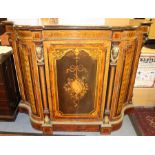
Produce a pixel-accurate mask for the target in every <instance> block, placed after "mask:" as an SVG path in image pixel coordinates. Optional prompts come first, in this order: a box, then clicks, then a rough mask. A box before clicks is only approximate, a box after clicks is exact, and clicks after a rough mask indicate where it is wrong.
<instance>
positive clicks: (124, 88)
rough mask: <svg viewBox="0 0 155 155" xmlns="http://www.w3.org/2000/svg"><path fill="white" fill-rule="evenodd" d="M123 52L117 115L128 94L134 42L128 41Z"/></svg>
mask: <svg viewBox="0 0 155 155" xmlns="http://www.w3.org/2000/svg"><path fill="white" fill-rule="evenodd" d="M126 46H127V47H126V50H125V51H124V52H125V63H124V70H123V78H122V84H121V90H120V97H119V101H118V107H117V115H119V114H120V113H121V110H122V107H123V104H125V103H126V102H127V94H128V87H129V82H130V74H131V69H132V68H131V67H132V62H133V56H134V52H135V42H128V43H127V45H126Z"/></svg>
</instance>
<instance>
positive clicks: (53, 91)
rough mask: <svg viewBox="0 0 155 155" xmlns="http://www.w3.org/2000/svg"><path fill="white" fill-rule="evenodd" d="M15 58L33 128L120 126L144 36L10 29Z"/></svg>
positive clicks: (119, 30)
mask: <svg viewBox="0 0 155 155" xmlns="http://www.w3.org/2000/svg"><path fill="white" fill-rule="evenodd" d="M5 25H6V28H7V30H8V33H9V34H11V39H12V46H13V50H14V60H15V64H16V71H17V76H18V83H19V87H20V93H21V97H22V100H21V103H20V105H19V108H20V111H25V110H27V111H28V113H29V116H30V121H31V124H32V126H33V127H35V128H37V129H39V130H42V131H43V132H44V133H45V134H52V132H53V131H100V132H101V133H102V134H104V133H110V132H111V131H112V130H115V129H118V128H119V127H120V126H121V123H122V120H123V116H124V113H125V112H127V111H128V110H129V109H131V108H132V107H133V105H132V93H133V86H134V81H135V76H136V71H137V66H138V60H139V56H140V51H141V46H142V42H143V40H142V39H143V35H142V32H141V30H140V28H139V27H99V26H97V27H94V26H89V27H88V26H78V27H75V26H72V27H71V26H45V27H41V26H38V27H35V26H13V24H11V23H8V24H7V23H6V24H5Z"/></svg>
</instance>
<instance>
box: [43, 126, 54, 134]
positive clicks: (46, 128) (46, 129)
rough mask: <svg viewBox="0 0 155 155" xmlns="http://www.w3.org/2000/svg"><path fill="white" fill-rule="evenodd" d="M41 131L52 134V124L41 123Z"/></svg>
mask: <svg viewBox="0 0 155 155" xmlns="http://www.w3.org/2000/svg"><path fill="white" fill-rule="evenodd" d="M42 131H43V134H44V135H52V134H53V128H52V126H47V125H42Z"/></svg>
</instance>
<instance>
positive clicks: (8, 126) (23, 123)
mask: <svg viewBox="0 0 155 155" xmlns="http://www.w3.org/2000/svg"><path fill="white" fill-rule="evenodd" d="M0 131H2V132H20V133H42V132H40V131H38V130H35V129H33V128H32V127H31V124H30V121H29V117H28V115H27V114H24V113H19V114H18V116H17V119H16V121H15V122H0ZM53 134H54V135H86V136H99V135H100V133H99V132H54V133H53ZM111 136H136V132H135V130H134V128H133V126H132V124H131V121H130V119H129V117H128V115H126V116H125V117H124V120H123V124H122V127H121V128H120V129H119V130H117V131H114V132H112V133H111Z"/></svg>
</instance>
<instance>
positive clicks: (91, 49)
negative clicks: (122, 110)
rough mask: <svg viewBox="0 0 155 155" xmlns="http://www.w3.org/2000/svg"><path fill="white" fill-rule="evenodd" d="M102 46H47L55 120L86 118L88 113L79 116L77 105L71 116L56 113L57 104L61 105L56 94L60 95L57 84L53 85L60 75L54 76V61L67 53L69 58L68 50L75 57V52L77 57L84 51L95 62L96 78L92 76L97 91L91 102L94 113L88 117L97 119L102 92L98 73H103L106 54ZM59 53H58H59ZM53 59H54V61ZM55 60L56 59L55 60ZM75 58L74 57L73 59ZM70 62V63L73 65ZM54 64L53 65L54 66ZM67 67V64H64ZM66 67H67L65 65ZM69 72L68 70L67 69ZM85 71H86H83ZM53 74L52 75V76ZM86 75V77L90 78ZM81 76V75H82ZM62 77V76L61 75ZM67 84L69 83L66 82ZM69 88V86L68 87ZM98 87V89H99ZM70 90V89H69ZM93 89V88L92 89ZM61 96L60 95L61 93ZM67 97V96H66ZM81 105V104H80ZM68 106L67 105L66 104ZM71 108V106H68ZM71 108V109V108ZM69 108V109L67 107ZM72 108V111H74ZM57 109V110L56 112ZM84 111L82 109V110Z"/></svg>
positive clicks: (70, 44)
mask: <svg viewBox="0 0 155 155" xmlns="http://www.w3.org/2000/svg"><path fill="white" fill-rule="evenodd" d="M103 45H104V43H103ZM103 45H101V44H98V45H97V44H88V45H87V44H85V43H84V42H83V43H81V44H76V45H75V44H72V43H71V42H69V44H68V45H59V44H58V45H51V46H49V48H48V54H49V65H50V79H52V82H51V86H52V90H53V91H52V96H53V97H54V98H53V103H54V105H55V106H54V112H56V113H55V118H57V117H58V118H60V117H62V118H63V117H64V118H65V117H66V118H67V117H68V118H74V116H73V115H75V114H76V118H78V117H79V118H80V117H81V118H84V117H87V118H88V112H87V114H83V112H82V113H81V115H79V114H80V113H79V112H78V111H77V109H76V108H77V107H76V106H78V105H76V104H75V105H74V104H73V105H74V106H75V107H74V106H73V107H74V108H75V109H76V113H75V114H74V112H73V113H72V114H64V113H63V114H62V112H58V111H59V110H60V109H59V108H58V107H59V106H58V105H59V104H61V103H60V98H61V97H60V96H58V94H57V93H60V92H59V89H58V86H57V84H56V83H55V81H57V80H58V76H60V75H58V74H56V73H58V70H57V69H58V68H57V67H58V66H57V67H56V64H55V63H56V61H55V60H57V59H60V60H61V58H62V57H63V56H65V55H67V53H68V54H69V56H70V54H71V53H69V52H70V50H69V49H71V50H73V53H74V52H75V55H76V52H77V56H78V54H79V53H80V50H81V51H82V50H83V51H86V53H87V52H88V54H89V55H90V56H91V57H92V58H93V59H96V60H97V64H98V65H97V66H98V67H97V73H96V76H95V74H94V76H95V77H97V79H96V82H97V81H98V82H99V83H98V82H97V83H96V84H97V85H96V86H95V87H97V88H98V90H95V94H94V95H95V96H96V97H95V98H96V99H95V100H94V101H93V102H94V103H93V104H96V105H95V107H96V108H95V109H96V110H95V109H94V110H95V111H94V110H93V111H94V112H93V113H92V112H91V113H90V115H89V117H99V116H98V114H99V109H100V108H99V107H101V103H100V102H99V98H100V96H101V92H102V91H101V90H102V87H101V86H102V82H103V79H102V78H103V75H101V76H99V73H100V72H104V71H103V69H104V66H105V54H106V48H105V47H104V46H103ZM103 49H104V50H103ZM74 50H76V51H74ZM54 51H56V52H57V55H56V53H54ZM59 51H60V52H59ZM63 51H64V52H63ZM54 58H55V59H54ZM56 58H57V59H56ZM75 58H76V57H75ZM65 61H66V62H67V60H65ZM69 61H70V62H72V61H73V62H74V61H76V59H75V60H74V59H73V60H72V61H71V60H68V62H69ZM73 62H72V63H73ZM54 64H55V65H54ZM66 65H67V64H66ZM67 66H68V65H67ZM68 70H69V69H68ZM84 70H85V71H86V69H84ZM53 73H54V74H53ZM88 73H89V74H90V73H91V72H90V71H89V72H88ZM79 74H81V73H79ZM89 74H88V76H90V75H89ZM91 74H92V73H91ZM82 75H83V74H82ZM62 76H63V75H62ZM62 76H60V77H62ZM55 77H57V79H55ZM78 79H79V78H78ZM68 82H69V81H68ZM70 82H71V81H70ZM73 82H74V80H73ZM57 83H60V79H59V81H57ZM68 86H69V85H68ZM83 86H86V85H83ZM99 86H100V87H99ZM60 87H63V86H60ZM88 87H90V84H88V86H87V87H86V88H87V89H88ZM69 88H70V87H69ZM54 89H56V90H55V91H54ZM57 89H58V91H57ZM87 89H83V88H82V90H85V91H87ZM93 89H94V88H93ZM104 90H106V89H104ZM61 94H62V93H61ZM66 95H67V94H66ZM61 102H63V100H62V101H61ZM69 102H70V104H71V103H72V102H71V101H69ZM88 103H90V102H88ZM81 104H82V103H81ZM85 104H86V101H85ZM68 106H69V103H68ZM70 106H71V105H70ZM73 107H72V108H73ZM68 108H69V107H68ZM74 108H73V109H74ZM58 109H59V110H58ZM83 110H84V109H83ZM100 117H101V113H100Z"/></svg>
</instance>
